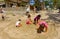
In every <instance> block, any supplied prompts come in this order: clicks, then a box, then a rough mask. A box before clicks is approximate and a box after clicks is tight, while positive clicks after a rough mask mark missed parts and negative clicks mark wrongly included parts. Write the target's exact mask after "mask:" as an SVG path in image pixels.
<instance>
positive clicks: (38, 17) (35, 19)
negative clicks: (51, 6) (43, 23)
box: [34, 14, 41, 24]
mask: <svg viewBox="0 0 60 39" xmlns="http://www.w3.org/2000/svg"><path fill="white" fill-rule="evenodd" d="M40 17H41V15H40V14H39V15H37V16H36V17H35V18H34V24H37V23H38V20H39V19H40Z"/></svg>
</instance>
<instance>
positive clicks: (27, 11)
mask: <svg viewBox="0 0 60 39" xmlns="http://www.w3.org/2000/svg"><path fill="white" fill-rule="evenodd" d="M29 12H30V7H29V6H28V7H27V10H26V15H28V14H29Z"/></svg>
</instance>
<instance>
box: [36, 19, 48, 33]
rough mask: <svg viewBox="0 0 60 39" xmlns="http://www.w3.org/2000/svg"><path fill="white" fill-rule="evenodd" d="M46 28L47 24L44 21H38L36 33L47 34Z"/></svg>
mask: <svg viewBox="0 0 60 39" xmlns="http://www.w3.org/2000/svg"><path fill="white" fill-rule="evenodd" d="M47 28H48V25H47V23H46V22H45V21H42V20H39V22H38V29H37V33H41V32H47ZM44 29H45V30H44Z"/></svg>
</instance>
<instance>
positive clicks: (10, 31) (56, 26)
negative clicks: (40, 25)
mask: <svg viewBox="0 0 60 39" xmlns="http://www.w3.org/2000/svg"><path fill="white" fill-rule="evenodd" d="M11 13H12V12H8V13H6V17H5V18H6V19H5V21H2V20H1V19H0V39H60V22H59V20H60V19H59V20H54V17H55V16H56V15H55V16H54V14H56V11H54V12H53V13H47V12H46V11H41V12H39V13H38V14H41V15H42V17H41V19H45V21H46V22H47V23H48V25H49V26H48V31H47V32H45V33H41V34H38V33H37V32H36V27H37V26H35V25H33V24H31V25H26V24H25V21H26V16H25V15H21V14H17V15H16V16H13V15H12V14H11ZM31 15H32V20H33V18H34V17H35V16H36V15H37V14H31ZM51 15H52V16H51ZM50 16H51V17H50ZM52 17H53V18H52ZM58 17H59V16H58V15H57V17H56V19H58ZM0 18H1V16H0ZM19 18H20V19H21V20H22V24H23V26H21V27H16V26H15V23H16V21H17V20H18V19H19Z"/></svg>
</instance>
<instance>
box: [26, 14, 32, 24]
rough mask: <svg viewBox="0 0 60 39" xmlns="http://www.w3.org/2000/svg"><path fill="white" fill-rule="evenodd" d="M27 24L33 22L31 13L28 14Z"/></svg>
mask: <svg viewBox="0 0 60 39" xmlns="http://www.w3.org/2000/svg"><path fill="white" fill-rule="evenodd" d="M26 24H32V20H31V15H30V14H29V15H28V18H27V20H26Z"/></svg>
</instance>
